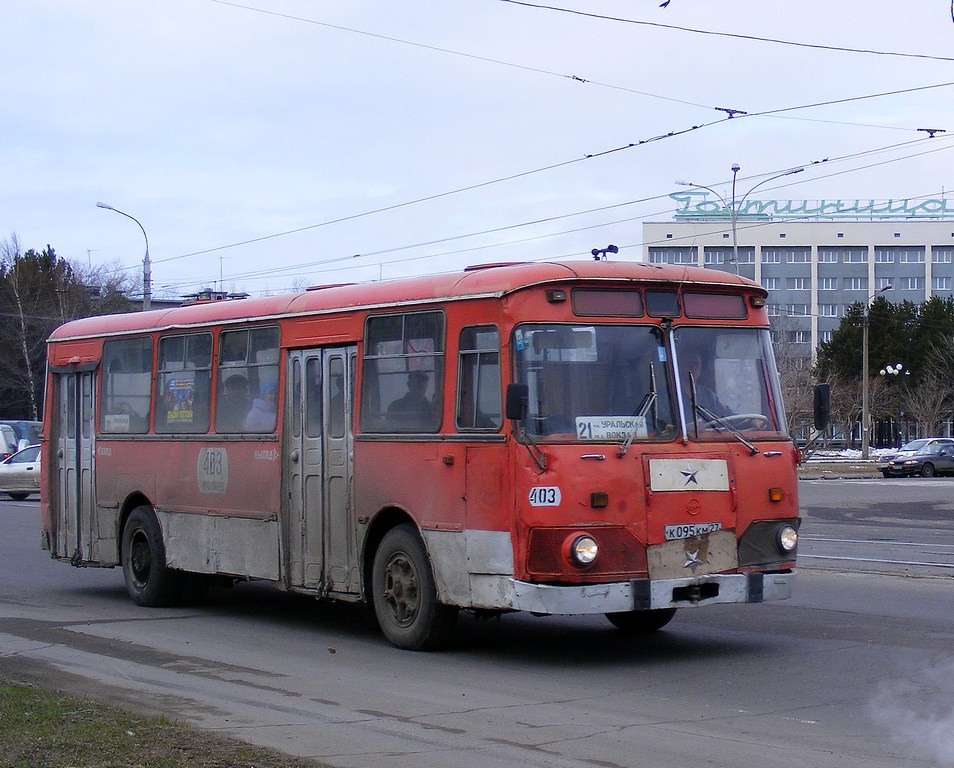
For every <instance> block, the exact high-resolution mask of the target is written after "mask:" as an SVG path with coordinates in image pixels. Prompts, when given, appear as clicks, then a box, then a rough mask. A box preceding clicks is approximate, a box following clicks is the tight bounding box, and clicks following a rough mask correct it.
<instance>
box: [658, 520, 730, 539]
mask: <svg viewBox="0 0 954 768" xmlns="http://www.w3.org/2000/svg"><path fill="white" fill-rule="evenodd" d="M721 530H722V523H684V524H683V525H667V526H666V541H676V540H678V539H691V538H692V537H693V536H705V535H706V534H707V533H712V532H713V531H721Z"/></svg>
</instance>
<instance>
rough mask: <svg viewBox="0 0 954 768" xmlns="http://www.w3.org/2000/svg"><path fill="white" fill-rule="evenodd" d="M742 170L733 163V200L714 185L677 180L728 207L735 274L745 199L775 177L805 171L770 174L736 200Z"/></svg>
mask: <svg viewBox="0 0 954 768" xmlns="http://www.w3.org/2000/svg"><path fill="white" fill-rule="evenodd" d="M740 170H742V166H741V165H739V164H738V163H733V164H732V200H731V202H728V201H726V199H725V198H724V197H723V196H722V195H720V194H719V193H718V192H716V191H715V190H714V189H713V188H712V187H707V186H706V185H705V184H696V183H694V182H691V181H677V182H676V184H679V185H680V186H682V187H698V188H699V189H705V190H708V191H709V192H711V193H712V194H713V195H715V196H716V197H718V198H719V200H721V201H722V207H723V209H728V211H729V218H730V219H731V220H732V261H733V263H734V264H735V274H739V237H738V221H739V209H740V208H742V206H743V205H745V201H746V199H747V198H748V196H749V195H751V194H752V193H753V192H754V191H755V190H756V189H758V188H759V187H761V186H762V185H763V184H768V183H769V182H770V181H775V179H780V178H782V177H783V176H790V175H792V174H793V173H801V172H802V171H804V170H805V169H804V168H790V169H789V170H787V171H785V172H784V173H778V174H776V175H775V176H769V177H768V178H767V179H763V180H762V181H760V182H759V183H758V184H756V185H755V186H754V187H750V188H749V190H748V192H746V193H745V194H744V195H742V198H741V199H740V200H739V201H738V202H736V199H735V181H736V177H737V176H738V174H739V171H740Z"/></svg>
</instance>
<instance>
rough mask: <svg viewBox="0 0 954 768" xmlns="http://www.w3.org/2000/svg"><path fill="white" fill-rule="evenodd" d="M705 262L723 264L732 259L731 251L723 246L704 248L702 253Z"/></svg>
mask: <svg viewBox="0 0 954 768" xmlns="http://www.w3.org/2000/svg"><path fill="white" fill-rule="evenodd" d="M703 258H704V259H705V263H706V264H725V263H726V262H727V261H731V260H732V251H731V250H729V251H726V250H725V249H724V248H706V250H705V253H704V254H703Z"/></svg>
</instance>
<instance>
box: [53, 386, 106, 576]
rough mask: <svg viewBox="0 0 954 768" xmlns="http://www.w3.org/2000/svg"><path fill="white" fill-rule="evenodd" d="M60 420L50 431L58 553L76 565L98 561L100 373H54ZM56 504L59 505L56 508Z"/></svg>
mask: <svg viewBox="0 0 954 768" xmlns="http://www.w3.org/2000/svg"><path fill="white" fill-rule="evenodd" d="M54 377H55V388H54V397H56V419H55V423H54V424H53V425H52V429H51V430H50V440H51V441H52V445H51V451H50V454H51V457H52V459H53V463H54V465H53V466H51V467H50V468H49V470H48V472H47V474H48V475H49V476H51V477H52V478H53V483H54V487H53V488H51V489H49V491H50V503H51V506H53V509H52V510H51V512H52V514H53V519H54V521H55V526H56V527H55V535H54V539H53V549H54V554H55V555H56V557H61V558H69V559H71V560H72V561H73V562H74V563H84V562H91V561H92V559H93V512H94V507H95V504H96V499H95V493H94V488H95V485H94V482H93V462H94V451H95V446H94V430H93V419H94V415H93V414H94V413H95V408H94V407H93V406H94V403H93V398H94V393H95V391H96V387H95V380H96V372H95V371H75V372H74V371H69V372H63V373H60V372H57V373H55V374H54ZM54 505H55V506H54Z"/></svg>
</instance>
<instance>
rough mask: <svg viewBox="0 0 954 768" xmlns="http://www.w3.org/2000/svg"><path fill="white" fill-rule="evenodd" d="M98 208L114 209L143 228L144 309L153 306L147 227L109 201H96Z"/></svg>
mask: <svg viewBox="0 0 954 768" xmlns="http://www.w3.org/2000/svg"><path fill="white" fill-rule="evenodd" d="M96 207H97V208H105V209H106V210H107V211H113V212H114V213H118V214H119V215H120V216H125V217H126V218H127V219H132V220H133V221H135V222H136V223H137V224H139V228H140V229H141V230H142V236H143V237H144V238H146V256H145V258H144V259H143V260H142V310H143V312H145V311H146V310H148V309H151V308H152V263H151V262H150V261H149V236H148V235H147V234H146V228H145V227H144V226H143V225H142V224H141V223H140V221H139V219H137V218H136V217H135V216H130V215H129V214H128V213H126V212H125V211H121V210H119V209H118V208H113V206H111V205H108V204H107V203H96Z"/></svg>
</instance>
